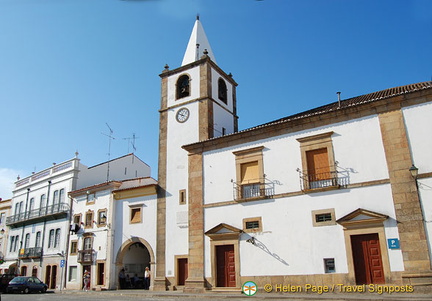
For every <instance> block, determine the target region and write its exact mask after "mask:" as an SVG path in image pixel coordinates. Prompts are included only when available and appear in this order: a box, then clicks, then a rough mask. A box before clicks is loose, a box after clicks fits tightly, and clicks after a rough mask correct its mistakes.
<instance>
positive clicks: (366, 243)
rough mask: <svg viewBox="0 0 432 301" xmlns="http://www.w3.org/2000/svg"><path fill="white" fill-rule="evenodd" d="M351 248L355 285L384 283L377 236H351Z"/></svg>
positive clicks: (375, 234)
mask: <svg viewBox="0 0 432 301" xmlns="http://www.w3.org/2000/svg"><path fill="white" fill-rule="evenodd" d="M351 247H352V253H353V260H354V272H355V278H356V283H357V284H370V283H377V284H380V283H385V277H384V270H383V263H382V257H381V248H380V242H379V238H378V234H377V233H374V234H364V235H352V236H351Z"/></svg>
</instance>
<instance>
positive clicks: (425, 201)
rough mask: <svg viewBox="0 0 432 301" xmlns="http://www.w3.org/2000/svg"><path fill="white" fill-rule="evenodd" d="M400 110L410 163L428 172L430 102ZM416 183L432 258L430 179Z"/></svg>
mask: <svg viewBox="0 0 432 301" xmlns="http://www.w3.org/2000/svg"><path fill="white" fill-rule="evenodd" d="M402 112H403V116H404V121H405V127H406V130H407V137H408V140H409V146H410V149H411V154H412V157H413V162H412V163H413V164H414V165H415V166H416V167H417V168H418V169H419V171H418V172H419V174H424V173H430V172H432V153H431V149H432V139H430V135H429V132H430V130H431V129H432V118H431V116H432V104H431V103H425V104H420V105H415V106H411V107H408V108H403V110H402ZM408 168H409V167H408ZM417 183H418V191H419V196H420V201H421V204H422V208H423V215H424V220H425V223H424V225H425V228H426V231H427V233H426V234H427V239H428V244H429V257H430V258H431V260H432V241H431V239H432V179H430V178H425V179H421V178H420V179H418V180H417Z"/></svg>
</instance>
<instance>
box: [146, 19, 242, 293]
mask: <svg viewBox="0 0 432 301" xmlns="http://www.w3.org/2000/svg"><path fill="white" fill-rule="evenodd" d="M160 77H161V79H162V89H161V107H160V111H159V112H160V125H159V166H158V168H159V176H158V178H159V186H160V191H159V194H158V222H157V223H158V224H157V246H156V261H157V262H156V271H154V272H153V273H154V275H155V278H154V290H165V289H166V288H167V286H168V289H173V288H174V287H177V288H179V287H180V288H181V287H182V286H184V285H186V278H188V281H193V279H194V277H192V275H191V273H190V272H191V270H192V269H193V264H192V265H191V262H190V260H189V254H190V250H193V249H194V246H193V245H191V239H190V232H191V231H192V230H191V229H193V227H192V228H191V225H192V224H193V223H194V220H191V212H190V209H191V208H190V207H191V204H189V202H188V199H189V198H190V195H189V193H188V191H189V189H188V187H190V186H189V185H192V184H191V183H189V181H188V175H189V173H190V172H193V166H189V165H190V164H189V163H188V153H187V151H185V150H184V149H182V146H183V145H186V144H190V143H194V142H198V141H204V140H207V139H209V138H213V137H218V136H222V135H226V134H231V133H234V132H236V131H237V119H238V118H237V115H236V86H237V83H236V82H235V81H234V80H233V79H232V77H231V75H228V74H226V73H225V72H224V71H223V70H222V69H221V68H219V67H218V65H217V64H216V60H215V57H214V54H213V51H212V49H211V47H210V44H209V42H208V40H207V37H206V34H205V32H204V29H203V27H202V24H201V22H200V20H199V17H197V19H196V21H195V25H194V27H193V29H192V34H191V36H190V39H189V43H188V45H187V48H186V52H185V55H184V58H183V62H182V65H181V66H180V67H179V68H177V69H174V70H170V69H169V67H168V66H165V70H164V71H163V72H162V74H161V75H160ZM196 197H199V198H201V199H202V195H201V196H196ZM192 219H193V218H192ZM199 235H204V234H203V233H201V234H199ZM192 244H193V241H192ZM196 249H197V250H198V249H200V248H196ZM199 252H202V248H201V250H200V251H199ZM200 270H201V269H200ZM188 271H189V273H188ZM198 278H200V279H199V280H198V282H200V284H199V285H201V284H202V283H201V282H203V279H204V278H203V277H198ZM191 279H192V280H191Z"/></svg>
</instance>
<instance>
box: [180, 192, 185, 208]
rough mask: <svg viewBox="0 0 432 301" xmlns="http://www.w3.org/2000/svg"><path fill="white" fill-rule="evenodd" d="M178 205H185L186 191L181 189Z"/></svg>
mask: <svg viewBox="0 0 432 301" xmlns="http://www.w3.org/2000/svg"><path fill="white" fill-rule="evenodd" d="M179 204H180V205H185V204H186V189H182V190H180V191H179Z"/></svg>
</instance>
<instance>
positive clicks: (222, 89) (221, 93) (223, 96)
mask: <svg viewBox="0 0 432 301" xmlns="http://www.w3.org/2000/svg"><path fill="white" fill-rule="evenodd" d="M218 97H219V99H220V100H222V101H223V102H224V103H225V104H226V103H227V99H228V97H227V86H226V83H225V81H224V80H223V79H222V78H219V80H218Z"/></svg>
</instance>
